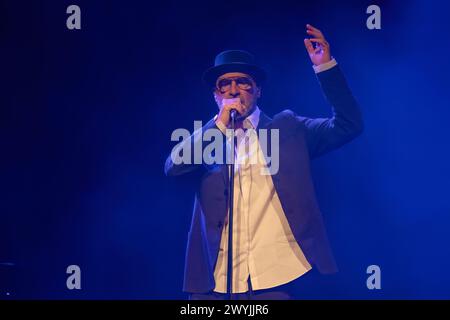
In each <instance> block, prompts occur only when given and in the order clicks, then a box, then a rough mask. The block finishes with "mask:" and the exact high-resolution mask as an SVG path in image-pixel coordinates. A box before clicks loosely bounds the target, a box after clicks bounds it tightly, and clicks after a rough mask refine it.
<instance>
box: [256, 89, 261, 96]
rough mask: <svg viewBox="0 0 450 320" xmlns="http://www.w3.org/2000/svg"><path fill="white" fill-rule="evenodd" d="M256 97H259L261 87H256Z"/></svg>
mask: <svg viewBox="0 0 450 320" xmlns="http://www.w3.org/2000/svg"><path fill="white" fill-rule="evenodd" d="M256 97H257V98H261V87H256Z"/></svg>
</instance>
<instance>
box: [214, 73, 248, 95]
mask: <svg viewBox="0 0 450 320" xmlns="http://www.w3.org/2000/svg"><path fill="white" fill-rule="evenodd" d="M233 81H236V85H237V86H238V88H239V89H242V90H248V89H250V88H252V87H253V79H252V78H250V77H243V76H240V77H233V78H223V79H218V80H217V82H216V87H217V89H218V90H219V91H220V92H221V93H225V92H227V91H230V90H231V85H232V83H233Z"/></svg>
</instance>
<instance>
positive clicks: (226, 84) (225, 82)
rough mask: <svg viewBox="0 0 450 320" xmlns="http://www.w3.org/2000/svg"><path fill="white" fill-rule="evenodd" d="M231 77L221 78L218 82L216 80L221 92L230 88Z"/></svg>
mask: <svg viewBox="0 0 450 320" xmlns="http://www.w3.org/2000/svg"><path fill="white" fill-rule="evenodd" d="M231 81H232V80H231V79H221V80H219V82H217V88H219V90H220V91H221V92H225V91H228V90H230V89H231Z"/></svg>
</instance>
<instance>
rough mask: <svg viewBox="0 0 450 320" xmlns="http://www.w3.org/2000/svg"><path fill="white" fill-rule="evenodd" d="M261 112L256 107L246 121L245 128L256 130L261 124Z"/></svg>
mask: <svg viewBox="0 0 450 320" xmlns="http://www.w3.org/2000/svg"><path fill="white" fill-rule="evenodd" d="M260 114H261V110H259V108H258V106H256V108H255V110H254V111H253V112H252V113H251V114H250V115H248V116H247V118H245V119H244V122H243V126H244V128H246V129H256V128H257V127H258V123H259V115H260Z"/></svg>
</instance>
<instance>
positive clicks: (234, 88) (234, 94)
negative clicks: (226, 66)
mask: <svg viewBox="0 0 450 320" xmlns="http://www.w3.org/2000/svg"><path fill="white" fill-rule="evenodd" d="M229 93H230V96H232V97H233V98H235V97H237V96H238V95H239V94H240V91H239V88H238V86H237V85H236V81H235V80H233V81H231V89H230V92H229Z"/></svg>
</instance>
